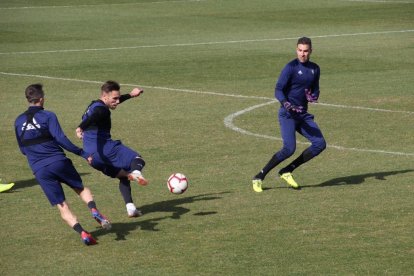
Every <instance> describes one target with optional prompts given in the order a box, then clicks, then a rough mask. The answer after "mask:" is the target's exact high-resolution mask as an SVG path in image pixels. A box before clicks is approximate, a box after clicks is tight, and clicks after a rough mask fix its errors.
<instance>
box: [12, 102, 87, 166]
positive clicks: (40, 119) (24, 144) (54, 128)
mask: <svg viewBox="0 0 414 276" xmlns="http://www.w3.org/2000/svg"><path fill="white" fill-rule="evenodd" d="M30 117H32V119H30ZM14 130H15V134H16V139H17V143H18V144H19V148H20V151H21V152H22V153H23V154H24V155H26V157H27V160H28V161H29V165H30V168H31V169H32V171H33V173H36V172H37V171H38V170H39V169H41V168H42V167H45V166H47V165H49V164H51V163H53V162H56V161H59V160H65V159H66V156H65V153H64V152H63V149H62V148H64V149H66V150H67V151H70V152H72V153H74V154H76V155H79V156H82V157H84V158H87V157H88V156H89V154H87V153H86V152H84V151H83V150H82V149H80V148H79V147H77V146H76V145H74V144H73V143H72V142H71V141H70V140H69V139H68V138H67V137H66V135H65V133H64V132H63V130H62V128H61V126H60V124H59V121H58V119H57V117H56V114H55V113H53V112H51V111H47V110H44V109H43V107H40V106H31V107H29V109H28V110H27V111H26V112H24V113H22V114H20V115H19V116H18V117H17V119H16V121H15V123H14Z"/></svg>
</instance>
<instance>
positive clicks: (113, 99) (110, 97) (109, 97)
mask: <svg viewBox="0 0 414 276" xmlns="http://www.w3.org/2000/svg"><path fill="white" fill-rule="evenodd" d="M120 97H121V92H119V91H117V90H112V91H111V92H109V93H105V94H104V102H105V104H106V106H107V107H109V108H110V109H115V108H116V107H117V106H118V104H119V98H120Z"/></svg>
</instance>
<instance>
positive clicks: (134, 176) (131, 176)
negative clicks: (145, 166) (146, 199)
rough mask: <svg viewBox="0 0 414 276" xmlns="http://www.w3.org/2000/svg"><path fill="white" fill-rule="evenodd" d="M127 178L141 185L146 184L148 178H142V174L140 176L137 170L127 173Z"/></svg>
mask: <svg viewBox="0 0 414 276" xmlns="http://www.w3.org/2000/svg"><path fill="white" fill-rule="evenodd" d="M128 179H129V180H134V181H137V182H138V184H139V185H141V186H146V185H148V180H146V179H145V178H144V176H142V173H141V172H140V171H138V170H135V171H133V172H131V173H130V174H128Z"/></svg>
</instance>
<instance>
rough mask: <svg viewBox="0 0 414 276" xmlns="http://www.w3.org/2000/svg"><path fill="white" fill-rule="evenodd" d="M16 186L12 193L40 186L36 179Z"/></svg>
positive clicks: (20, 181) (18, 183)
mask: <svg viewBox="0 0 414 276" xmlns="http://www.w3.org/2000/svg"><path fill="white" fill-rule="evenodd" d="M87 174H90V173H79V175H80V176H81V177H82V176H83V175H87ZM14 184H15V185H14V186H13V188H12V190H10V192H20V190H22V189H26V188H30V187H33V186H36V185H39V183H38V182H37V180H36V179H35V178H31V179H26V180H18V181H14Z"/></svg>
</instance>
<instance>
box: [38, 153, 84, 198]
mask: <svg viewBox="0 0 414 276" xmlns="http://www.w3.org/2000/svg"><path fill="white" fill-rule="evenodd" d="M35 177H36V180H37V181H38V182H39V184H40V186H41V187H42V190H43V192H44V193H45V195H46V197H47V199H48V200H49V202H50V204H51V205H52V206H53V205H56V204H61V203H63V202H64V201H65V193H64V192H63V187H62V184H61V183H65V184H66V185H68V186H69V187H71V188H73V189H78V190H83V183H82V179H81V177H80V176H79V173H78V172H77V171H76V169H75V167H74V166H73V164H72V161H71V160H70V159H66V160H61V161H57V162H53V163H52V164H49V165H47V166H46V167H43V168H41V169H40V170H38V171H37V172H36V174H35Z"/></svg>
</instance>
